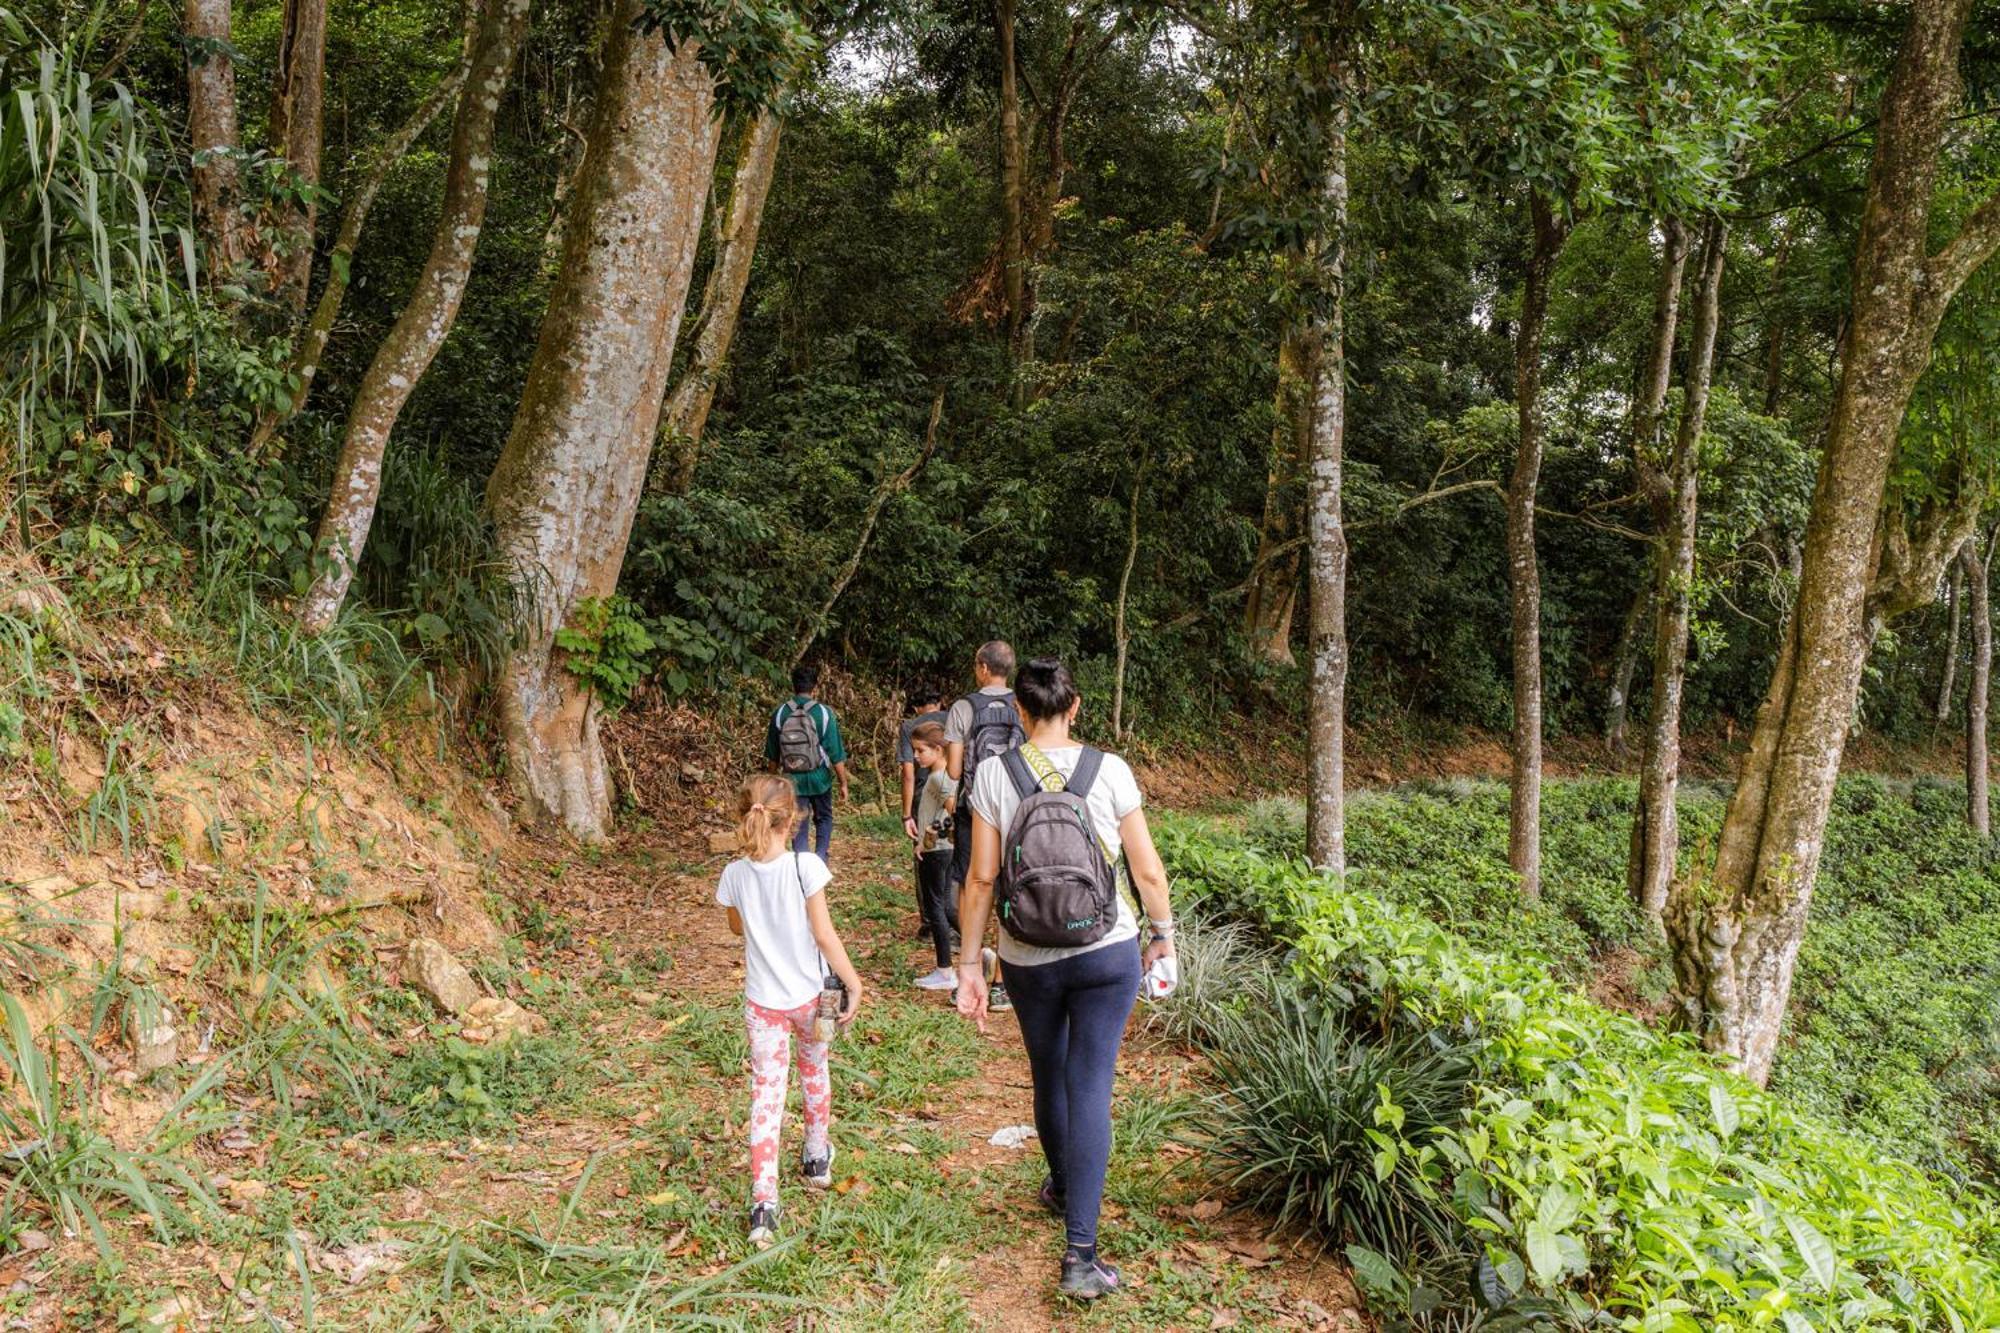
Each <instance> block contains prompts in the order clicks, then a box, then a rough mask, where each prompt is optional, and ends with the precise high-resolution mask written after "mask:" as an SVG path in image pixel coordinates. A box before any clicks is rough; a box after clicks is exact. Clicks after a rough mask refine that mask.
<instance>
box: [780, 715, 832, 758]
mask: <svg viewBox="0 0 2000 1333" xmlns="http://www.w3.org/2000/svg"><path fill="white" fill-rule="evenodd" d="M825 766H826V750H825V748H824V747H823V746H822V745H821V743H820V737H819V723H817V722H816V721H814V720H813V705H811V704H807V705H806V706H805V707H803V708H801V707H799V701H798V700H796V699H794V700H792V701H791V702H790V703H787V704H786V705H785V715H784V717H783V719H782V720H781V721H779V723H778V767H779V768H780V769H782V770H784V771H785V772H787V773H791V774H794V775H796V774H799V773H811V772H814V771H816V770H818V769H821V768H824V767H825Z"/></svg>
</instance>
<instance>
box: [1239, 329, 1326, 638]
mask: <svg viewBox="0 0 2000 1333" xmlns="http://www.w3.org/2000/svg"><path fill="white" fill-rule="evenodd" d="M1312 343H1313V332H1312V330H1311V329H1310V328H1308V327H1307V326H1306V325H1305V323H1304V322H1303V321H1300V320H1290V321H1287V322H1286V324H1285V327H1284V328H1283V330H1282V331H1280V333H1279V334H1278V387H1277V392H1276V395H1275V398H1274V401H1273V404H1272V406H1273V409H1274V411H1275V413H1276V420H1275V421H1273V422H1272V424H1271V458H1270V469H1269V472H1268V474H1267V476H1266V479H1265V483H1264V518H1263V523H1262V525H1261V527H1260V528H1259V530H1258V535H1257V556H1256V566H1255V571H1254V573H1253V575H1252V580H1251V584H1250V591H1249V595H1248V596H1247V597H1246V598H1245V600H1244V603H1243V634H1244V637H1245V638H1247V639H1249V641H1250V650H1251V651H1252V652H1253V653H1255V654H1256V655H1257V656H1258V657H1260V658H1262V659H1263V660H1264V661H1266V662H1269V663H1271V664H1273V665H1274V666H1290V665H1292V662H1293V660H1294V659H1293V657H1292V614H1293V612H1294V611H1295V610H1296V609H1297V606H1298V592H1299V558H1300V557H1299V547H1300V545H1301V543H1300V542H1299V540H1298V539H1297V536H1296V533H1297V530H1298V526H1299V509H1300V497H1299V479H1300V474H1301V473H1302V472H1303V471H1304V470H1305V466H1306V457H1307V453H1308V451H1309V450H1310V449H1311V447H1312V428H1313V427H1312V406H1313V405H1312V397H1313V364H1312V363H1313V346H1312ZM1281 550H1282V551H1283V552H1284V554H1282V555H1280V554H1277V552H1279V551H1281Z"/></svg>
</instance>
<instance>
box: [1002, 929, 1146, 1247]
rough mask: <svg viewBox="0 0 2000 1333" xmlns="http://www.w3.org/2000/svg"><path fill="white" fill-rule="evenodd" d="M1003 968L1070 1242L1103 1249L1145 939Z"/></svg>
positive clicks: (1044, 1153) (1037, 1119)
mask: <svg viewBox="0 0 2000 1333" xmlns="http://www.w3.org/2000/svg"><path fill="white" fill-rule="evenodd" d="M1002 971H1003V973H1004V975H1005V977H1006V981H1007V994H1008V995H1010V996H1011V997H1013V1000H1014V1017H1015V1018H1016V1019H1018V1020H1019V1021H1020V1024H1021V1040H1022V1042H1023V1043H1025V1044H1026V1046H1027V1048H1028V1068H1029V1069H1030V1070H1031V1071H1032V1072H1033V1074H1034V1079H1035V1131H1036V1133H1038V1134H1039V1135H1040V1136H1041V1140H1042V1156H1043V1157H1044V1158H1046V1159H1047V1161H1048V1164H1049V1175H1050V1176H1052V1177H1053V1178H1054V1180H1055V1186H1056V1192H1057V1193H1059V1194H1066V1195H1067V1196H1068V1204H1067V1214H1066V1217H1065V1219H1064V1220H1065V1221H1066V1222H1067V1223H1068V1234H1069V1243H1070V1244H1071V1245H1095V1244H1097V1213H1098V1209H1099V1208H1100V1207H1101V1206H1102V1205H1103V1202H1104V1173H1105V1171H1106V1169H1107V1168H1109V1166H1110V1164H1111V1084H1112V1076H1113V1074H1114V1073H1115V1072H1116V1070H1117V1066H1118V1047H1119V1045H1120V1043H1121V1042H1123V1041H1124V1039H1125V1021H1126V1020H1127V1019H1128V1018H1130V1017H1131V1016H1132V1005H1133V1003H1134V1002H1135V1001H1137V999H1138V998H1139V945H1138V942H1137V941H1135V940H1127V941H1126V942H1124V943H1123V944H1108V945H1106V946H1105V947H1104V948H1102V949H1092V950H1090V951H1088V952H1086V953H1078V954H1073V955H1071V956H1070V957H1068V958H1064V959H1061V960H1060V961H1057V962H1053V963H1042V964H1039V965H1037V966H1034V967H1019V966H1016V965H1015V964H1013V963H1004V964H1002Z"/></svg>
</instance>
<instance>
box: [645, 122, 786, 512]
mask: <svg viewBox="0 0 2000 1333" xmlns="http://www.w3.org/2000/svg"><path fill="white" fill-rule="evenodd" d="M781 128H782V124H781V122H780V121H779V119H778V116H777V113H776V112H774V111H770V110H768V109H766V110H762V111H759V112H758V113H757V114H756V116H755V117H754V118H752V119H751V121H750V123H749V124H748V125H746V126H745V127H744V130H743V141H742V144H741V146H740V148H739V150H738V152H737V155H736V174H735V176H734V178H733V179H732V180H731V182H730V186H729V208H728V211H727V213H726V214H725V215H724V217H723V218H722V220H721V226H720V228H719V229H718V230H717V232H716V235H715V259H714V262H713V263H712V264H711V266H710V268H709V270H708V282H707V283H706V285H704V286H703V288H702V292H701V309H700V311H699V313H697V314H696V315H695V320H694V327H693V328H692V329H690V330H689V335H690V336H691V337H692V338H693V340H694V350H693V352H692V354H691V355H690V356H689V358H688V363H687V368H686V369H685V370H683V371H682V372H681V377H680V380H679V381H678V382H677V383H676V384H675V385H674V387H673V389H672V391H671V392H669V393H668V395H667V407H666V412H665V414H664V420H663V421H662V422H661V423H660V431H661V435H662V437H663V439H664V441H665V443H666V444H667V447H668V449H669V460H668V461H669V467H668V474H667V486H668V489H670V490H671V491H672V492H673V493H675V494H677V495H683V494H686V493H687V491H688V489H689V488H690V487H692V486H693V485H694V472H695V465H696V464H697V463H698V462H699V461H700V459H701V437H702V432H703V431H704V430H706V429H707V427H708V409H709V407H710V406H711V405H712V404H713V403H714V402H715V386H716V382H717V381H718V380H720V379H721V378H722V367H723V364H724V363H725V362H726V361H727V360H728V358H729V343H730V340H731V339H733V338H734V337H735V336H736V321H737V317H738V316H739V315H740V314H741V313H742V310H743V293H744V292H745V291H746V290H747V289H748V288H749V286H750V264H751V261H752V259H754V258H755V256H756V253H757V229H758V227H759V225H760V224H761V223H762V222H763V219H764V201H765V199H766V198H767V197H769V195H770V193H771V181H772V180H773V178H775V177H776V175H777V172H778V131H779V130H780V129H781Z"/></svg>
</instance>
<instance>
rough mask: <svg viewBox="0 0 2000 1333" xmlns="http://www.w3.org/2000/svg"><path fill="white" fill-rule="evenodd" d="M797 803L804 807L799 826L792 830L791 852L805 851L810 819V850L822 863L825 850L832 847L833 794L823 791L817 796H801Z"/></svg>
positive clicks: (824, 857)
mask: <svg viewBox="0 0 2000 1333" xmlns="http://www.w3.org/2000/svg"><path fill="white" fill-rule="evenodd" d="M798 802H799V804H800V805H802V806H804V807H805V813H804V814H801V815H800V816H799V826H798V827H797V828H796V829H794V830H792V850H793V851H795V852H802V851H804V850H805V849H806V825H807V823H808V819H809V818H810V823H811V825H812V844H813V848H812V849H813V850H814V851H815V852H818V853H819V859H820V860H822V861H824V860H826V849H827V848H828V847H831V846H832V845H833V793H832V792H830V791H823V792H821V793H820V794H819V795H817V796H801V797H799V798H798Z"/></svg>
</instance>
